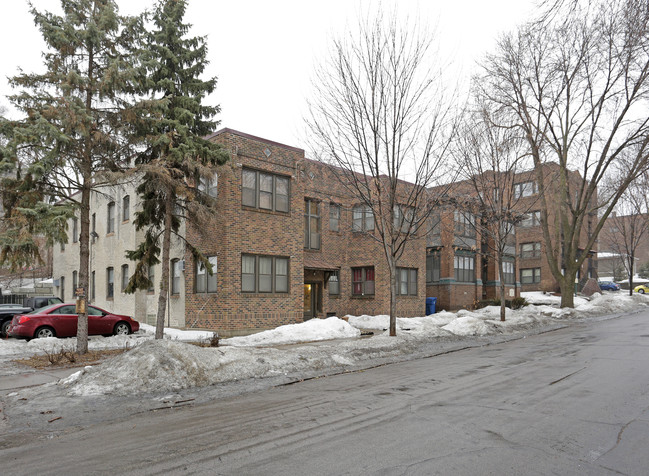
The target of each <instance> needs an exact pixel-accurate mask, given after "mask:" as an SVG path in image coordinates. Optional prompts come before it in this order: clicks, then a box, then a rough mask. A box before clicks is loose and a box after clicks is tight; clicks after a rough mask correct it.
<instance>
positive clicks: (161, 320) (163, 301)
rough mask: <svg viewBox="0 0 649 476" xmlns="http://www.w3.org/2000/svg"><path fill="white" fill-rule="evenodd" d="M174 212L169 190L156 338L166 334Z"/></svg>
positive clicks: (163, 237)
mask: <svg viewBox="0 0 649 476" xmlns="http://www.w3.org/2000/svg"><path fill="white" fill-rule="evenodd" d="M172 214H173V198H172V196H171V192H170V191H169V190H168V191H167V199H166V203H165V224H164V233H163V235H162V260H161V264H162V276H161V277H160V295H159V296H158V315H157V317H156V323H155V338H156V339H162V337H163V336H164V325H165V312H166V310H167V295H168V293H169V265H170V263H169V249H170V247H171V218H172Z"/></svg>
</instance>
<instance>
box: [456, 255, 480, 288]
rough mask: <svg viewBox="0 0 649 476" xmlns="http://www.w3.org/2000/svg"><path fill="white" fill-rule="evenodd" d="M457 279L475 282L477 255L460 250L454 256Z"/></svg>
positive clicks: (464, 281)
mask: <svg viewBox="0 0 649 476" xmlns="http://www.w3.org/2000/svg"><path fill="white" fill-rule="evenodd" d="M453 268H454V270H455V280H456V281H458V282H461V283H474V282H475V255H473V254H471V253H469V252H464V253H462V252H460V253H458V254H456V255H455V256H454V258H453Z"/></svg>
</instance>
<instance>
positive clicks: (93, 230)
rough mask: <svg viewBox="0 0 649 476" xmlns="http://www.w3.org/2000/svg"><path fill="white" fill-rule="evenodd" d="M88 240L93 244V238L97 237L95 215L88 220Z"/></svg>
mask: <svg viewBox="0 0 649 476" xmlns="http://www.w3.org/2000/svg"><path fill="white" fill-rule="evenodd" d="M90 222H91V223H90V228H91V230H90V239H91V240H92V242H93V243H94V242H95V238H96V237H97V214H96V213H93V214H92V217H91V218H90Z"/></svg>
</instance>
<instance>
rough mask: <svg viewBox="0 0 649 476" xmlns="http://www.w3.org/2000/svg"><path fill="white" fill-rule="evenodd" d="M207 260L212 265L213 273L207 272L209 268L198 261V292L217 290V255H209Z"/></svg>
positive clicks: (213, 291)
mask: <svg viewBox="0 0 649 476" xmlns="http://www.w3.org/2000/svg"><path fill="white" fill-rule="evenodd" d="M207 260H208V261H209V263H210V266H212V274H211V275H210V273H208V272H207V268H206V267H205V266H203V263H201V262H197V263H196V292H197V293H215V292H216V282H217V279H216V276H217V269H218V266H217V263H218V260H217V257H216V256H208V257H207Z"/></svg>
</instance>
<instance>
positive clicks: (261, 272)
mask: <svg viewBox="0 0 649 476" xmlns="http://www.w3.org/2000/svg"><path fill="white" fill-rule="evenodd" d="M241 291H242V292H244V293H255V292H259V293H272V292H276V293H287V292H288V258H284V257H279V256H260V255H246V254H242V255H241Z"/></svg>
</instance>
